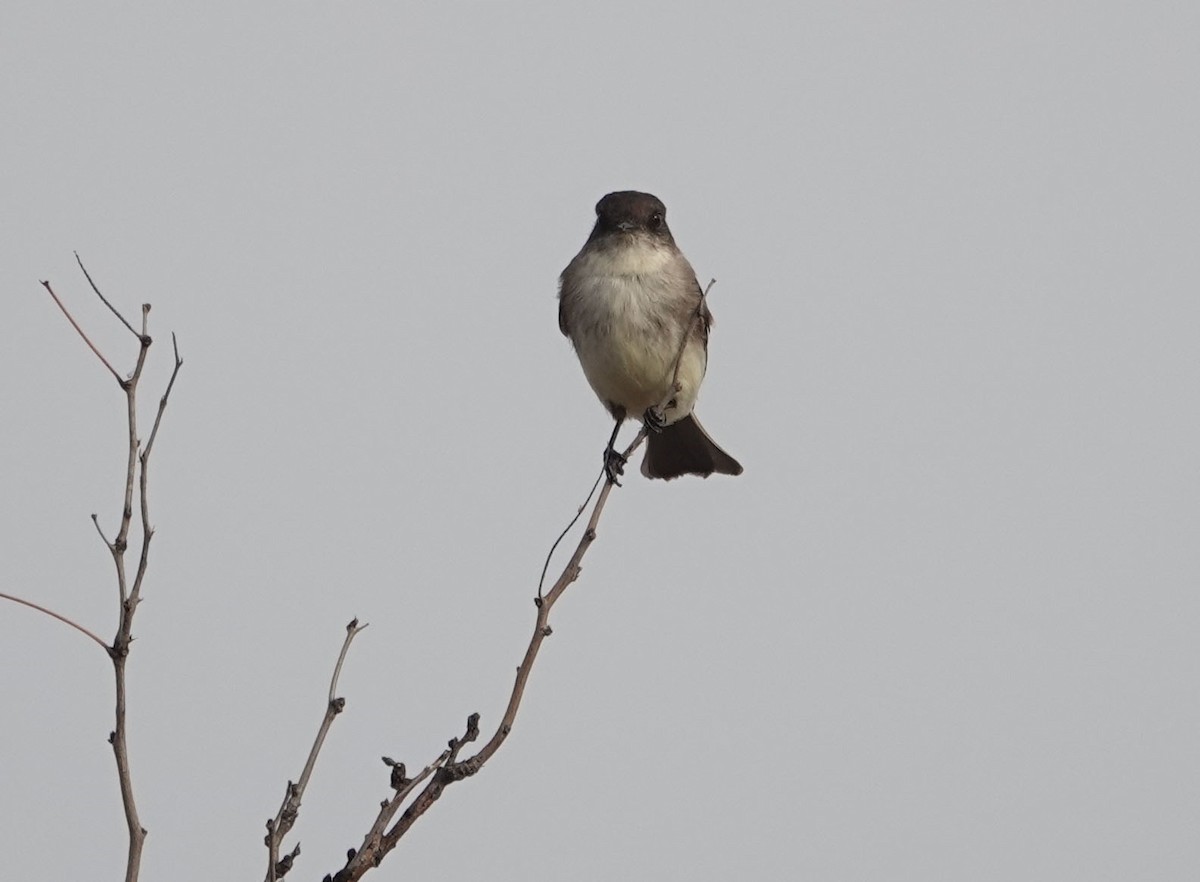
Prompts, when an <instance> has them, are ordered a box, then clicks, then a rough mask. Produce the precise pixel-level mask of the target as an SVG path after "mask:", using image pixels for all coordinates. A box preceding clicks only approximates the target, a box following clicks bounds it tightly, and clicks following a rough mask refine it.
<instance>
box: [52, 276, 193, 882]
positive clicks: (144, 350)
mask: <svg viewBox="0 0 1200 882" xmlns="http://www.w3.org/2000/svg"><path fill="white" fill-rule="evenodd" d="M75 259H76V260H77V261H78V262H79V268H80V269H81V270H83V274H84V276H85V277H86V278H87V280H88V283H89V284H90V285H91V286H92V290H93V291H94V292H95V293H96V296H98V297H99V298H100V300H101V301H102V302H103V303H104V305H105V306H107V307H108V308H109V310H111V311H112V313H113V315H115V316H116V317H117V318H118V319H120V321H121V323H122V324H123V325H125V327H126V328H128V329H129V330H130V332H132V333H133V334H134V336H136V337H137V338H138V343H139V344H140V345H139V349H138V356H137V363H136V365H135V366H134V369H133V372H132V373H131V374H130V375H129V377H128V378H127V379H122V378H121V376H120V375H119V374H118V373H117V372H116V370H115V369H114V368H113V366H112V364H110V363H109V361H108V359H107V358H105V357H104V355H103V353H101V352H100V350H99V349H97V348H96V346H95V345H94V344H93V343H92V341H91V340H90V339H88V336H87V335H86V334H85V333H84V332H83V330H82V329H81V328H80V327H79V324H78V323H77V322H76V321H75V319H74V317H73V316H72V315H71V313H70V312H69V311H68V310H67V308H66V307H65V306H64V305H63V303H62V301H61V300H59V299H58V295H56V294H55V293H54V290H53V289H52V288H51V287H50V283H49V282H42V285H43V286H44V287H45V289H46V290H47V291H48V292H49V294H50V296H51V297H52V298H53V299H54V302H55V303H56V304H57V305H58V308H59V309H61V310H62V312H63V315H65V316H66V317H67V320H68V321H69V322H70V323H71V326H72V327H73V328H75V330H76V331H77V332H78V333H79V336H80V337H82V338H83V340H84V342H85V343H87V345H88V348H89V349H91V350H92V352H94V353H95V354H96V357H97V358H99V359H100V361H101V362H103V363H104V366H105V367H107V368H108V370H109V373H111V374H112V375H113V377H114V378H116V380H117V383H118V384H119V385H120V386H121V389H122V391H124V393H125V413H126V421H127V429H128V432H127V438H128V453H127V456H126V459H125V492H124V496H123V499H122V505H121V517H120V526H119V528H118V530H117V535H116V536H115V538H114V539H113V540H112V541H111V542H110V541H109V539H108V537H107V536H105V535H104V530H103V529H101V527H100V520H99V518H98V517H97V516H96V515H92V522H93V523H94V524H95V526H96V532H98V533H99V534H100V538H101V539H102V540H103V541H104V545H105V547H107V548H108V550H109V553H110V554H111V555H112V558H113V565H114V567H115V568H116V572H117V594H118V597H119V601H120V607H119V620H118V624H117V633H116V636H115V637H114V638H113V642H112V645H105V649H106V651H107V652H108V655H109V658H110V659H111V660H112V664H113V679H114V681H115V688H116V706H115V712H114V718H115V719H114V726H113V730H112V731H111V732H110V733H109V736H108V741H109V744H111V745H112V749H113V757H114V758H115V760H116V764H117V779H118V783H119V785H120V789H121V803H122V805H123V807H124V810H125V823H126V827H127V828H128V831H129V848H128V852H127V856H126V862H125V882H137V878H138V874H139V873H140V872H141V861H142V846H143V844H144V843H145V840H146V829H145V828H144V827H143V826H142V824H141V820H140V819H139V817H138V811H137V802H136V800H135V799H134V793H133V780H132V775H131V773H130V768H129V742H128V737H127V733H126V728H125V720H126V704H127V701H126V685H125V684H126V680H125V665H126V662H127V660H128V658H129V647H130V645H131V644H132V642H133V617H134V614H135V613H136V611H137V607H138V604H139V603H140V602H141V589H142V582H143V580H144V578H145V576H146V569H147V567H148V565H149V559H150V558H149V555H150V540H151V538H152V537H153V536H154V528H153V527H151V526H150V503H149V484H148V473H147V467H148V465H149V458H150V450H151V447H152V446H153V443H154V438H155V437H156V436H157V434H158V427H159V424H160V422H161V420H162V415H163V410H164V409H165V408H166V405H167V399H168V397H169V396H170V394H171V390H172V388H173V387H174V385H175V378H176V377H177V376H178V374H179V369H180V368H181V367H182V366H183V360H182V359H181V358H180V357H179V347H178V345H176V346H175V368H174V370H173V371H172V372H171V379H170V381H169V382H168V383H167V388H166V391H165V392H164V393H163V396H162V398H161V399H160V400H159V405H158V413H157V415H156V418H155V420H154V428H153V430H152V431H151V434H150V439H149V441H148V443H147V444H146V446H145V448H144V449H143V448H142V447H141V442H140V441H139V440H138V431H137V391H138V385H139V384H140V382H141V379H142V371H143V369H144V368H145V365H146V356H147V354H148V353H149V351H150V345H151V343H152V342H153V341H152V340H151V339H150V335H149V333H148V331H147V324H148V321H149V315H150V304H148V303H146V304H143V305H142V330H141V333H138V332H137V331H135V330H134V329H133V326H132V325H131V324H130V323H129V321H128V320H127V319H126V318H125V317H124V316H123V315H121V313H120V312H119V311H118V310H117V308H116V307H114V306H113V305H112V303H110V302H109V301H108V299H107V298H105V296H104V295H103V294H101V293H100V289H99V288H97V287H96V283H95V282H93V281H92V277H91V275H90V274H89V273H88V271H87V268H86V267H85V266H84V265H83V261H82V260H80V259H79V255H78V254H76V255H75ZM172 340H174V335H172ZM139 466H140V468H139ZM135 486H136V487H137V488H138V503H139V505H138V514H139V519H140V521H141V528H142V544H141V549H140V554H139V556H138V566H137V572H136V574H135V576H134V580H133V586H132V588H130V585H129V582H128V578H127V573H126V565H125V554H126V552H127V551H128V548H129V531H130V527H131V526H132V524H133V515H134V508H133V494H134V487H135ZM52 615H53V614H52ZM56 617H57V618H61V617H59V616H56ZM64 620H65V619H64ZM68 624H74V623H73V622H68ZM75 627H79V626H77V625H76V626H75ZM80 630H83V629H82V628H81V629H80ZM85 633H88V634H89V636H92V637H93V639H96V638H95V636H94V635H92V634H90V632H85ZM98 642H101V645H104V644H103V642H102V641H98Z"/></svg>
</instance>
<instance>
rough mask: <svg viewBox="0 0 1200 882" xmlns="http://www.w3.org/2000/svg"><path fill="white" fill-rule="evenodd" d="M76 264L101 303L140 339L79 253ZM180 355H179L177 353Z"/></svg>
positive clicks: (77, 253)
mask: <svg viewBox="0 0 1200 882" xmlns="http://www.w3.org/2000/svg"><path fill="white" fill-rule="evenodd" d="M75 262H76V263H77V264H79V268H80V269H81V270H83V275H84V277H85V278H86V279H87V280H88V284H89V285H91V286H92V290H93V291H95V292H96V296H97V297H99V298H100V302H101V303H103V304H104V305H105V306H107V307H108V308H109V309H110V310H112V314H113V315H115V316H116V317H117V318H119V319H120V320H121V324H123V325H124V326H125V327H127V328H129V333H131V334H133V336H135V337H138V338H139V339H140V337H141V335H140V334H138V332H137V331H135V330H134V329H133V325H131V324H129V322H127V321H126V320H125V316H123V315H121V313H119V312H117V308H116V307H115V306H113V305H112V304H111V303H109V302H108V298H107V297H105V296H104V295H103V294H101V293H100V289H99V288H97V287H96V283H95V282H93V281H92V274H91V273H89V272H88V271H87V267H86V266H84V265H83V261H82V260H80V259H79V252H78V251H76V252H75ZM176 355H178V353H176Z"/></svg>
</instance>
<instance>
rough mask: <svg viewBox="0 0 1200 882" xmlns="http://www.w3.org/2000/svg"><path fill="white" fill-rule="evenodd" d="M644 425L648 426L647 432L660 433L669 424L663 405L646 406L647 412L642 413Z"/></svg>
mask: <svg viewBox="0 0 1200 882" xmlns="http://www.w3.org/2000/svg"><path fill="white" fill-rule="evenodd" d="M642 425H643V426H645V427H646V431H647V432H653V433H654V434H656V435H657V434H659V433H661V432H662V430H663V429H664V428H666V425H667V415H666V414H665V413H663V410H662V408H661V407H658V406H657V405H655V406H654V407H648V408H646V412H645V413H644V414H642Z"/></svg>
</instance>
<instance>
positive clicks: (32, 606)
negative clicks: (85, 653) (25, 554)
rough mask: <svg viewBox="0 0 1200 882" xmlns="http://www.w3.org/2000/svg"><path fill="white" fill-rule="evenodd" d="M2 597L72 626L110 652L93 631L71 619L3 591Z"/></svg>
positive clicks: (0, 592)
mask: <svg viewBox="0 0 1200 882" xmlns="http://www.w3.org/2000/svg"><path fill="white" fill-rule="evenodd" d="M0 597H3V598H4V599H5V600H11V601H12V602H13V603H20V604H22V605H23V606H27V607H29V608H30V609H36V610H37V611H38V612H43V613H45V614H46V615H48V616H50V617H51V618H55V619H58V620H59V621H60V622H62V623H63V624H66V625H70V626H71V627H72V628H74V629H75V630H76V631H79V632H80V633H81V634H86V635H87V636H89V637H91V638H92V639H93V640H95V641H96V642H97V643H98V644H100V648H101V649H103V650H104V651H105V652H108V644H107V643H105V642H104V641H103V640H101V639H100V638H99V637H97V636H96V635H95V634H93V633H92V632H91V631H89V630H88V629H87V628H85V627H83V625H80V624H79V623H78V622H73V621H71V619H68V618H67V617H66V616H64V615H60V614H59V613H56V612H55V611H54V610H52V609H46V607H44V606H39V605H38V604H36V603H34V602H33V601H30V600H25V599H23V598H21V597H14V596H13V595H11V594H5V593H4V592H2V591H0Z"/></svg>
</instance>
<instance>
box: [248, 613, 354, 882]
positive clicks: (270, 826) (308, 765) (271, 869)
mask: <svg viewBox="0 0 1200 882" xmlns="http://www.w3.org/2000/svg"><path fill="white" fill-rule="evenodd" d="M365 627H367V626H366V625H365V624H362V625H360V624H359V623H358V619H352V620H351V621H350V624H348V625H346V639H345V640H343V641H342V651H341V652H339V653H338V660H337V664H336V665H335V666H334V668H333V677H332V679H331V680H330V681H329V700H328V701H327V702H326V703H325V716H324V717H323V718H322V719H321V726H320V728H319V729H317V737H316V739H315V740H314V741H313V746H312V749H311V750H309V752H308V759H307V760H306V761H305V763H304V771H302V772H301V773H300V780H299V781H297V782H296V783H294V784H293V783H292V782H291V781H288V784H287V791H286V792H285V793H284V795H283V802H282V803H280V805H279V811H278V812H276V813H275V817H274V818H270V819H269V820H268V821H267V835H266V838H265V839H264V840H263V842H264V843H265V844H266V846H267V875H266V879H267V882H276V880H277V879H280V878H282V877H283V876H284V875H285V874H286V873H287V872H288V870H290V869H291V868H292V862H293V861H294V860H295V858H296V857H297V856H298V855H299V854H300V847H299V845H297V846H296V848H295V849H293V851H292V854H291V856H290V857H289V856H286V855H285V856H284V858H283V859H282V860H281V859H280V857H279V846H280V845H281V844H282V842H283V837H284V836H286V835H287V834H288V832H289V831H290V830H291V829H292V825H293V824H295V823H296V818H297V817H299V815H300V801H301V800H302V799H303V798H304V791H305V789H307V787H308V782H309V780H310V779H311V778H312V773H313V768H314V767H315V766H316V764H317V755H318V754H320V752H321V748H322V747H323V746H324V744H325V736H326V735H328V734H329V729H330V727H331V726H332V725H333V721H334V720H335V719H336V718H337V715H338V714H340V713H341V712H342V711H343V710H344V709H345V707H346V699H344V698H339V697H337V684H338V678H339V677H340V676H341V674H342V663H343V662H345V660H346V653H347V652H349V651H350V643H351V641H353V640H354V638H355V637H356V636H357V635H358V632H359V631H361V630H362V629H363V628H365Z"/></svg>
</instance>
